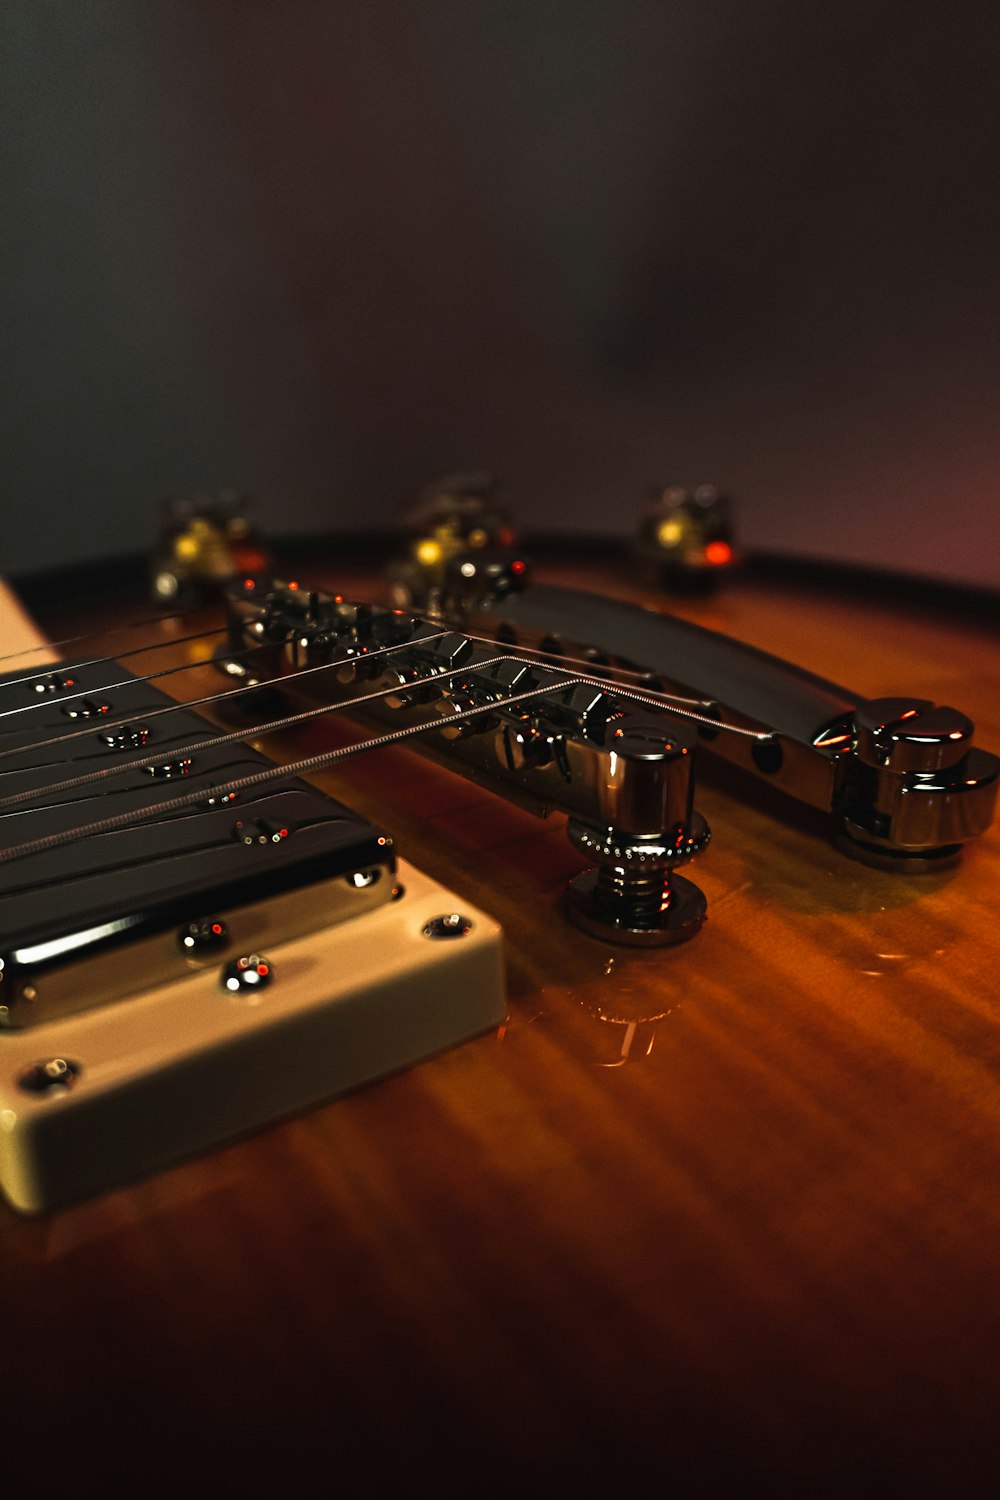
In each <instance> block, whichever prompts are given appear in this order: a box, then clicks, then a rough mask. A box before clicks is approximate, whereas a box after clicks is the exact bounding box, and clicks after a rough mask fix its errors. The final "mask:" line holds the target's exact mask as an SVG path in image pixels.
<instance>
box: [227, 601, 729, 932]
mask: <svg viewBox="0 0 1000 1500" xmlns="http://www.w3.org/2000/svg"><path fill="white" fill-rule="evenodd" d="M229 621H230V629H229V640H228V645H227V648H226V649H225V650H224V651H223V652H222V653H221V655H220V661H221V665H222V666H223V668H224V670H226V671H227V672H229V673H230V674H231V675H233V676H235V677H237V678H239V677H240V676H241V675H243V676H246V677H247V678H248V679H250V678H251V674H250V673H249V671H248V667H247V661H248V656H247V652H248V649H249V648H252V647H257V648H261V647H263V648H264V649H263V650H261V649H258V650H257V651H256V652H255V654H254V656H253V657H252V658H251V659H252V662H253V671H252V680H253V681H255V682H260V681H262V680H265V679H266V678H273V679H274V680H275V681H276V684H277V685H278V686H279V687H281V688H283V689H284V690H285V691H287V692H289V693H291V694H293V695H294V696H296V697H300V696H308V698H309V699H310V701H316V700H317V699H319V700H320V701H332V702H342V701H345V700H348V701H353V702H354V703H355V708H356V711H357V712H358V713H359V714H362V715H363V717H364V718H365V719H366V720H368V721H369V722H371V723H374V724H377V725H379V726H384V725H387V724H398V722H399V715H400V712H401V711H404V710H405V711H408V712H409V713H410V714H415V715H417V716H418V720H419V722H420V723H422V724H423V725H424V726H425V728H426V731H427V732H426V733H423V734H421V735H419V737H418V743H419V748H420V749H421V750H422V751H424V752H425V753H427V754H430V755H431V756H432V757H433V758H434V759H437V760H440V761H444V762H446V763H447V764H448V765H449V767H450V768H451V769H456V770H458V771H460V772H461V773H462V774H464V775H465V776H467V777H469V778H471V779H473V780H475V781H477V782H479V783H480V784H482V785H485V786H487V787H489V788H490V789H491V790H493V791H499V792H500V793H501V794H502V795H504V796H507V797H510V798H512V799H513V800H515V801H518V802H519V803H521V804H522V805H525V806H527V807H529V808H531V809H532V810H533V811H535V812H538V813H540V814H542V815H544V814H546V813H548V812H550V811H560V812H564V813H566V814H568V816H569V826H568V832H569V836H570V838H571V840H572V841H573V843H574V845H575V846H576V847H577V848H578V849H579V850H581V851H582V852H584V853H585V854H586V855H587V857H588V858H589V859H591V860H592V861H593V862H594V868H593V869H592V870H590V871H588V872H586V873H585V874H584V875H582V876H580V877H578V879H577V880H576V881H574V882H573V884H572V886H571V888H570V892H569V909H570V913H571V915H572V917H573V919H574V920H575V921H576V922H577V923H578V924H579V925H581V926H582V927H584V928H585V929H587V930H589V931H591V932H593V933H595V934H597V935H600V936H601V937H604V938H606V939H610V940H612V941H618V942H624V943H632V944H654V943H671V942H678V941H680V940H682V939H684V938H688V937H691V936H692V935H693V934H694V933H695V932H697V930H698V928H699V927H700V926H701V923H702V921H703V920H704V916H705V900H704V897H703V895H702V894H701V892H700V891H699V890H698V888H697V887H696V886H694V885H693V884H692V883H691V882H690V881H687V880H684V879H681V878H680V877H678V876H677V875H676V874H675V873H674V872H675V871H676V869H677V868H678V866H679V865H681V864H683V863H684V862H685V861H687V860H688V859H690V858H691V857H692V856H693V855H694V854H696V853H698V852H699V850H701V849H702V848H704V846H705V844H706V843H707V841H708V838H709V830H708V827H707V825H706V823H705V821H704V819H703V818H702V817H701V816H700V815H699V814H698V813H697V812H695V811H694V808H693V792H694V778H693V768H692V761H693V751H694V749H695V747H696V745H697V736H696V734H695V732H694V730H693V728H692V726H691V724H689V723H686V722H685V721H684V720H683V719H681V718H678V717H675V716H673V715H670V714H668V713H664V711H663V710H662V708H660V707H659V706H658V705H651V703H650V701H649V700H648V698H645V697H644V696H643V695H642V694H641V693H630V692H629V691H628V690H627V689H621V690H618V689H612V690H610V691H609V690H608V688H607V687H605V686H604V685H603V684H602V683H601V682H600V681H598V680H596V679H594V678H593V677H592V676H588V675H587V674H586V672H580V673H577V672H568V671H566V670H564V669H560V668H558V667H551V666H546V665H540V664H539V663H537V662H534V661H528V660H525V659H523V658H521V657H519V656H516V655H513V654H511V653H510V652H509V651H505V650H503V649H497V648H494V647H491V646H490V645H484V644H482V643H477V642H475V641H473V640H472V639H470V638H469V637H468V636H467V635H464V634H462V633H461V632H457V631H449V630H447V629H441V628H439V627H436V626H435V625H433V624H429V623H427V622H426V621H424V620H421V619H420V618H418V617H416V616H413V615H410V614H408V613H407V612H405V611H402V610H390V609H380V608H377V607H374V606H369V605H360V604H354V603H349V602H347V601H345V600H343V599H341V598H339V597H336V598H333V597H330V596H328V595H323V594H318V593H314V592H306V591H305V590H304V589H300V588H297V587H295V586H293V585H286V584H281V583H274V584H262V583H260V582H254V581H249V582H247V583H246V584H243V585H240V586H237V587H234V588H233V589H232V590H231V591H230V598H229ZM317 667H329V671H322V670H321V671H319V672H317V671H316V670H315V669H316V668H317ZM296 673H297V674H301V675H298V676H294V675H291V674H296ZM282 676H283V677H284V680H283V681H278V679H280V678H282Z"/></svg>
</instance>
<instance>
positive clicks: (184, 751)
mask: <svg viewBox="0 0 1000 1500" xmlns="http://www.w3.org/2000/svg"><path fill="white" fill-rule="evenodd" d="M448 634H450V632H449V631H445V630H442V631H440V632H439V635H448ZM423 639H424V640H436V639H437V637H436V636H424V637H423ZM407 644H409V643H407ZM402 650H403V646H383V647H380V648H379V649H378V650H377V651H369V652H367V653H366V656H365V660H366V661H370V660H371V659H372V657H374V656H385V655H388V654H391V653H392V652H394V651H402ZM330 670H331V667H330V664H329V663H323V664H322V665H321V666H318V667H306V668H304V669H303V670H302V671H301V672H293V673H290V674H289V677H290V678H292V679H295V680H298V679H299V678H300V677H307V676H308V675H309V674H310V673H311V672H329V671H330ZM446 675H447V674H446V673H444V674H442V673H439V674H437V675H435V676H434V677H427V678H424V679H422V682H420V683H413V684H412V686H413V687H419V686H422V685H424V684H425V683H430V682H439V681H440V680H441V678H442V676H446ZM289 677H279V678H276V679H275V681H276V683H282V682H286V681H288V680H289ZM269 685H270V684H268V686H269ZM248 691H253V690H252V689H249V690H248V689H247V688H235V689H234V690H233V692H231V693H220V694H216V695H214V696H213V697H212V698H205V699H195V700H194V702H193V703H174V704H170V705H169V706H168V707H166V708H160V709H157V710H156V711H155V712H156V713H157V714H163V713H175V712H176V711H177V710H178V709H187V708H194V707H195V705H196V704H197V703H214V702H216V701H217V699H218V698H230V697H232V696H233V694H234V693H235V694H236V695H239V694H243V695H244V696H245V695H246V693H247V692H248ZM392 691H393V688H392V687H387V688H381V689H380V690H379V691H378V692H375V693H368V694H365V695H364V696H363V697H357V698H349V699H348V700H347V701H346V702H345V703H335V704H330V703H324V704H323V705H322V706H321V707H319V708H310V709H305V710H304V711H300V712H298V713H294V714H288V715H286V716H285V717H283V718H281V719H269V720H268V721H267V722H266V723H264V724H257V725H253V724H251V725H244V726H243V727H242V728H240V729H237V730H234V731H232V732H230V733H226V734H219V735H214V736H213V737H212V738H211V739H207V740H197V741H195V742H194V743H193V744H190V745H183V746H181V747H179V749H178V750H177V752H176V754H177V756H178V758H180V757H183V756H185V755H194V754H201V753H202V751H205V750H214V749H217V748H218V747H219V746H220V745H231V744H235V742H236V741H237V740H247V739H250V738H253V737H256V738H257V739H263V737H264V736H265V735H268V734H275V733H277V732H278V731H279V730H281V729H289V728H292V727H293V726H294V725H296V724H302V723H304V722H305V721H307V720H309V719H315V718H318V717H319V716H320V715H321V714H329V713H337V712H339V711H341V710H343V709H347V708H351V707H352V706H354V705H355V704H357V703H367V702H369V701H370V700H371V699H373V698H384V697H385V696H386V694H388V693H391V692H392ZM396 691H398V688H397V689H396ZM153 717H154V715H153V714H144V715H143V719H144V720H145V719H151V718H153ZM83 733H84V734H92V733H93V730H84V731H83ZM76 737H77V736H76V735H73V736H72V738H74V739H75V738H76ZM50 743H51V742H50ZM149 761H150V757H149V756H148V755H137V756H134V757H133V758H132V759H130V760H116V761H115V763H114V765H111V766H102V767H101V768H100V769H99V770H97V771H84V772H81V774H80V775H79V776H71V777H69V778H68V779H67V780H65V781H57V782H52V783H49V784H47V785H45V786H36V787H30V788H29V789H28V790H26V791H21V792H11V793H10V794H9V795H8V796H6V797H0V809H2V808H5V807H13V806H14V805H15V804H17V803H20V802H28V801H30V800H31V799H32V798H33V797H41V796H43V795H51V794H53V793H54V792H68V791H73V790H74V789H75V788H76V787H80V786H85V785H86V784H87V783H88V782H90V781H103V780H105V779H106V778H107V777H110V776H118V775H120V774H121V772H123V771H131V770H135V769H136V768H137V767H145V766H148V765H149ZM41 764H44V763H39V765H41ZM25 769H26V770H30V771H34V770H36V769H39V766H35V765H33V766H27V767H25Z"/></svg>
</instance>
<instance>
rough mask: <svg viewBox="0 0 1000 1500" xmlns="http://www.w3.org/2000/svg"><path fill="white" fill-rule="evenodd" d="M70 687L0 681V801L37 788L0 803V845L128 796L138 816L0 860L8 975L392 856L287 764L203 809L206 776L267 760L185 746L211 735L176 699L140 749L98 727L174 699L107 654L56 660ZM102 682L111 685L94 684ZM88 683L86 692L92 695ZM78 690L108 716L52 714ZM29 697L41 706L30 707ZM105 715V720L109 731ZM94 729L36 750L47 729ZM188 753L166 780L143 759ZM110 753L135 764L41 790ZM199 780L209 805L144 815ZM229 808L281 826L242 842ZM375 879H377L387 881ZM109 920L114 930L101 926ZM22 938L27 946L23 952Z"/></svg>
mask: <svg viewBox="0 0 1000 1500" xmlns="http://www.w3.org/2000/svg"><path fill="white" fill-rule="evenodd" d="M56 671H57V674H58V677H59V678H60V679H62V678H66V677H71V678H72V679H73V686H72V688H71V689H70V690H69V691H66V690H63V691H58V690H57V691H54V692H52V693H51V694H49V693H45V694H44V695H42V694H40V693H39V692H38V691H37V690H36V685H35V684H36V682H37V681H40V680H41V679H40V678H38V677H35V678H34V679H33V680H26V679H25V678H24V677H23V676H22V675H20V674H18V675H17V676H14V675H10V674H8V675H7V676H5V677H2V678H0V714H3V713H4V712H6V711H7V710H10V709H20V708H25V707H29V706H30V708H31V711H30V712H28V713H23V714H20V713H19V714H13V715H10V716H9V717H6V718H4V717H0V752H10V751H16V752H17V753H14V754H5V755H4V758H2V759H0V799H2V798H4V797H9V796H11V795H12V794H14V793H16V792H20V791H23V790H26V789H32V788H36V787H37V788H38V796H37V798H32V799H31V800H30V801H25V802H19V803H16V804H15V805H14V806H13V807H0V847H4V848H9V847H13V846H16V845H18V844H22V843H25V842H27V841H29V840H32V839H35V838H39V837H42V836H44V835H46V834H49V833H53V832H56V831H59V830H61V829H64V828H66V827H77V826H81V825H84V824H87V823H91V822H93V821H95V820H97V819H100V818H105V817H109V816H113V815H114V814H116V813H120V812H123V811H126V810H129V809H132V808H136V807H140V806H148V808H149V812H150V817H149V820H148V821H146V820H144V821H143V822H142V823H141V824H137V825H135V826H130V827H127V828H123V829H118V830H117V831H114V832H108V833H102V834H90V835H87V836H85V837H83V838H81V839H78V840H76V841H75V842H73V843H70V844H67V845H64V846H62V847H59V848H54V849H49V850H45V851H41V852H38V853H35V854H30V855H25V856H21V857H19V858H17V859H14V860H12V861H10V862H9V863H6V864H4V865H3V866H2V867H0V956H2V957H3V960H4V965H5V972H6V976H7V978H8V980H11V979H13V977H14V972H15V971H20V974H21V977H22V978H23V977H24V975H25V970H26V969H30V968H31V967H32V950H35V949H41V950H42V952H41V953H40V954H38V955H37V958H36V961H37V962H38V963H39V964H40V966H41V967H42V968H44V967H46V966H47V964H48V962H49V961H51V960H52V959H53V958H55V957H57V956H58V954H60V953H62V954H70V953H71V954H72V956H73V957H74V958H81V957H85V956H90V955H93V954H95V953H97V952H100V951H101V950H102V949H104V948H106V947H109V946H114V945H117V944H118V943H120V942H122V941H130V940H132V939H134V938H135V937H138V936H142V935H146V934H151V933H155V932H158V931H163V930H167V929H169V928H171V927H172V926H175V925H179V924H180V923H182V922H184V921H187V920H193V919H195V918H198V917H201V916H203V915H206V914H207V913H210V912H212V911H215V910H220V909H229V910H231V909H233V908H234V907H239V906H242V905H245V904H247V903H249V902H251V901H259V900H261V899H263V898H264V897H265V896H266V895H268V894H272V893H276V892H278V891H288V890H291V889H295V888H298V887H305V886H307V885H311V884H312V883H314V882H316V881H320V880H329V879H331V878H333V877H336V876H337V875H338V874H344V875H347V874H349V873H351V872H353V871H355V870H358V869H359V868H366V869H369V868H372V867H375V866H380V867H382V869H383V870H384V871H386V872H391V870H392V868H393V855H392V852H391V843H390V842H389V841H387V840H386V839H384V838H380V835H379V831H378V830H377V829H376V828H374V827H373V826H372V825H371V824H370V823H368V822H366V821H365V820H364V819H363V818H361V817H359V816H357V814H355V813H353V812H351V811H350V810H349V809H348V808H346V807H344V806H343V805H342V804H341V803H339V802H336V801H334V800H333V799H332V798H331V797H328V796H326V795H325V794H324V793H322V792H320V791H319V790H317V789H316V788H315V787H312V786H310V785H308V784H307V783H306V782H304V781H302V780H299V779H297V778H295V777H293V776H289V777H288V778H287V780H285V779H279V780H277V781H275V782H274V783H270V784H268V785H267V786H265V787H263V788H258V789H251V790H250V791H248V792H247V793H245V794H244V799H243V800H238V801H236V802H234V803H231V804H227V805H222V806H217V807H209V806H208V805H207V804H208V799H209V797H210V796H211V794H212V789H213V787H215V786H219V785H220V784H222V783H224V782H227V781H229V780H232V779H236V778H238V777H241V776H244V775H249V774H252V773H253V772H254V771H258V770H261V769H263V768H265V767H268V766H270V765H271V764H272V762H270V761H269V760H267V759H266V758H265V757H264V756H262V755H259V754H258V753H257V752H256V751H254V750H252V749H250V748H249V747H247V746H245V745H242V744H239V743H236V744H231V745H225V746H219V747H217V748H215V749H209V750H203V751H202V750H189V749H188V747H192V746H194V745H195V744H196V743H197V742H198V741H199V740H203V739H206V738H210V737H211V736H213V735H217V734H219V733H220V731H219V729H218V727H217V726H215V725H213V724H212V723H211V722H210V721H209V720H207V719H206V718H204V717H203V716H202V715H200V714H198V713H197V712H194V711H192V710H191V709H187V708H178V710H177V712H172V713H169V714H162V715H160V716H158V717H153V718H151V719H150V720H149V722H148V725H146V726H145V727H146V728H148V731H149V734H148V739H147V740H146V743H145V745H144V746H142V747H141V748H133V747H128V748H125V749H114V748H111V747H110V746H108V745H107V744H106V743H105V742H104V740H103V735H104V734H114V733H116V732H120V726H118V727H117V728H116V724H115V721H118V720H121V719H123V718H127V719H128V722H129V723H130V724H135V725H142V724H143V722H144V721H143V714H148V713H150V711H151V710H154V709H159V708H163V707H165V706H167V705H169V704H171V703H173V702H174V700H173V699H171V698H169V697H168V696H167V695H166V694H165V693H163V692H161V691H160V690H159V689H158V688H156V687H155V686H154V685H152V684H151V683H148V682H142V681H140V680H139V679H138V678H136V677H134V676H133V675H132V674H130V673H128V672H127V671H125V670H123V669H122V668H121V667H120V666H118V665H117V664H115V665H113V667H112V669H111V671H110V674H109V667H108V664H107V663H104V664H92V665H87V664H83V665H73V664H60V665H59V667H58V668H57V669H56ZM109 679H110V680H111V681H114V682H115V683H116V684H118V683H122V684H123V685H121V686H115V687H114V688H113V689H109V690H108V691H106V692H104V691H100V689H101V684H102V683H103V682H107V681H109ZM88 690H89V693H88ZM81 691H82V692H84V693H86V694H88V696H89V697H90V699H91V700H92V702H94V703H95V704H97V705H98V706H99V705H101V704H107V705H108V712H107V713H106V714H104V715H98V716H96V717H93V718H90V719H89V720H88V719H80V718H70V717H68V716H67V714H66V712H65V711H64V710H65V708H66V707H68V706H74V705H77V704H79V703H80V702H81V701H82V700H81V699H80V698H79V697H76V696H74V695H76V694H78V693H80V692H81ZM39 705H40V706H39ZM105 725H107V728H105ZM80 729H86V730H89V731H90V732H88V733H85V734H83V735H81V736H80V737H79V738H74V739H70V740H67V741H65V742H64V743H62V744H57V745H50V746H47V747H45V748H42V746H43V744H44V742H45V741H48V740H51V739H55V738H56V737H57V736H62V735H66V734H69V733H72V732H73V731H74V730H80ZM187 755H190V757H191V766H190V769H189V770H188V771H187V773H186V774H181V775H176V776H171V777H169V778H165V779H162V780H160V779H157V778H156V777H154V776H153V775H152V774H151V773H150V771H149V770H148V769H146V768H147V767H151V766H157V765H162V764H165V763H167V762H177V761H178V760H181V759H183V758H185V756H187ZM116 758H118V759H121V760H122V761H132V762H134V764H133V765H132V767H131V768H125V769H123V770H122V771H121V773H120V774H118V775H115V776H110V777H107V778H105V779H103V780H99V781H96V782H94V783H92V784H91V785H90V786H88V787H77V788H75V789H70V790H65V791H62V792H54V793H51V794H48V795H46V787H48V786H52V785H54V784H55V783H57V782H61V781H65V780H68V779H70V778H72V777H74V776H78V775H80V774H81V773H83V772H86V771H91V770H101V769H104V768H105V767H107V766H109V765H113V764H114V760H115V759H116ZM199 788H201V789H204V792H205V803H204V804H202V803H200V802H199V803H197V804H195V805H194V806H191V807H188V808H186V809H183V810H181V811H174V812H172V813H169V814H166V815H164V816H162V817H161V818H159V819H157V817H156V806H157V803H159V802H165V801H169V800H170V799H172V798H175V797H177V796H178V795H179V794H181V793H186V792H190V791H194V790H197V789H199ZM238 819H244V820H246V821H247V822H249V821H250V820H253V819H261V820H263V821H264V823H265V824H267V825H268V826H271V827H273V828H274V829H276V830H281V829H286V830H287V831H288V833H287V836H285V837H279V839H278V841H277V842H273V841H268V842H266V843H263V844H261V843H254V844H253V845H251V846H249V847H248V846H246V845H245V844H243V843H242V842H240V841H239V840H238V839H237V837H236V836H235V835H234V826H235V824H236V822H237V820H238ZM385 884H386V885H387V886H388V885H389V884H390V882H389V881H386V882H385ZM109 927H114V928H115V929H117V930H113V931H108V930H102V929H108V928H109ZM24 950H27V953H25V952H24Z"/></svg>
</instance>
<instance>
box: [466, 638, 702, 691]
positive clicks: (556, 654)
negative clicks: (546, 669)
mask: <svg viewBox="0 0 1000 1500" xmlns="http://www.w3.org/2000/svg"><path fill="white" fill-rule="evenodd" d="M462 634H465V636H466V639H469V640H477V642H478V643H480V645H484V646H492V645H501V642H499V640H498V639H496V636H474V634H469V633H468V631H462ZM507 643H508V645H510V646H511V649H517V652H519V655H523V654H526V655H531V657H537V658H538V664H544V663H547V661H553V660H555V661H573V664H574V666H586V664H588V658H586V657H576V655H570V652H568V651H549V649H543V648H541V646H526V645H522V642H520V640H519V642H517V645H516V646H514V643H513V642H507ZM591 666H594V669H595V670H594V676H598V675H600V673H598V670H597V667H600V670H601V672H618V673H619V675H621V676H631V678H634V679H636V681H637V682H642V681H645V679H648V678H651V676H655V675H657V673H655V672H643V670H642V669H640V667H631V666H619V664H612V663H609V664H607V666H601V663H600V661H594V663H591ZM651 691H655V693H658V694H660V696H661V697H664V699H670V702H672V703H685V705H687V706H688V708H712V706H714V699H711V697H684V696H682V694H681V693H667V691H664V690H663V688H651Z"/></svg>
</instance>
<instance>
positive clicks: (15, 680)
mask: <svg viewBox="0 0 1000 1500" xmlns="http://www.w3.org/2000/svg"><path fill="white" fill-rule="evenodd" d="M183 618H184V616H183V615H182V614H177V615H153V616H151V617H150V618H149V619H148V620H136V621H135V622H134V623H133V624H131V625H116V626H115V627H114V628H113V629H112V630H97V631H94V632H93V633H92V634H91V635H71V636H67V637H66V639H65V640H63V641H51V642H50V641H45V642H43V644H42V645H40V646H29V647H28V648H27V650H25V651H8V652H7V654H6V655H5V656H0V662H5V661H11V660H13V658H14V657H15V656H16V657H21V656H33V655H34V654H35V653H36V652H38V651H61V650H62V648H63V646H74V645H78V644H79V642H80V641H100V640H103V639H104V637H105V636H108V635H115V634H116V633H117V632H119V631H120V632H122V633H124V632H125V631H127V630H141V629H142V627H143V626H144V625H159V624H160V623H161V621H162V622H166V621H167V620H182V619H183ZM225 630H226V627H225V626H224V625H223V626H221V627H220V628H219V629H218V630H196V631H195V632H194V634H193V635H179V636H175V637H174V638H173V639H172V640H169V641H154V642H153V643H152V645H149V646H133V648H132V650H131V651H113V652H111V654H110V655H109V656H92V657H90V659H89V660H88V661H76V662H73V663H72V664H70V663H68V662H66V663H63V662H51V663H50V664H49V665H48V666H47V667H43V668H42V670H41V671H39V672H28V673H26V674H25V675H24V676H23V677H12V678H11V679H10V681H9V682H4V683H0V686H2V687H19V686H20V685H21V683H23V682H34V681H35V680H36V679H37V678H39V677H49V676H51V675H52V673H53V671H58V670H59V668H60V667H61V666H67V667H71V670H72V671H74V672H78V671H80V669H81V667H100V666H103V665H104V663H105V662H109V661H124V659H125V657H126V656H139V655H141V653H142V652H143V651H163V650H165V649H166V648H167V647H168V646H181V645H183V644H184V642H185V641H197V640H199V639H200V638H201V637H202V636H209V635H223V634H224V633H225ZM88 691H89V692H92V693H100V692H103V688H89V689H88Z"/></svg>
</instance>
